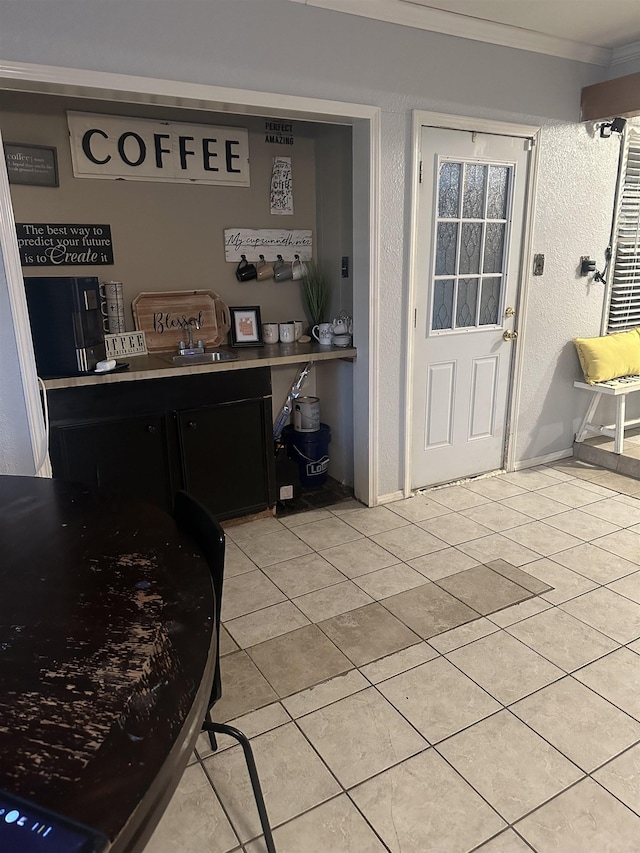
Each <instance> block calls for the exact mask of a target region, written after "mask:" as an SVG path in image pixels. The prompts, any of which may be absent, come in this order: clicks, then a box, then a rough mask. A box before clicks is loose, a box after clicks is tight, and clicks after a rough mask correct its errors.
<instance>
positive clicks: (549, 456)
mask: <svg viewBox="0 0 640 853" xmlns="http://www.w3.org/2000/svg"><path fill="white" fill-rule="evenodd" d="M568 456H573V447H568V448H567V449H566V450H556V452H555V453H545V454H544V456H534V457H533V458H531V459H520V460H519V461H518V462H516V464H515V466H514V469H513V470H514V471H521V470H522V469H523V468H534V467H535V466H536V465H548V464H549V462H557V461H558V459H566V458H567V457H568Z"/></svg>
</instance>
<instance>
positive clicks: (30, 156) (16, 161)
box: [4, 142, 60, 187]
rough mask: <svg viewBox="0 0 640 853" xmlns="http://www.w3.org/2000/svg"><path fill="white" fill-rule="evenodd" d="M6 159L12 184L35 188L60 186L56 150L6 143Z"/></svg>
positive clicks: (46, 147)
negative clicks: (27, 185)
mask: <svg viewBox="0 0 640 853" xmlns="http://www.w3.org/2000/svg"><path fill="white" fill-rule="evenodd" d="M4 158H5V160H6V163H7V174H8V176H9V183H10V184H29V185H31V186H34V187H57V186H60V184H59V183H58V161H57V158H56V149H55V148H50V147H49V146H46V145H27V144H23V143H20V142H5V143H4Z"/></svg>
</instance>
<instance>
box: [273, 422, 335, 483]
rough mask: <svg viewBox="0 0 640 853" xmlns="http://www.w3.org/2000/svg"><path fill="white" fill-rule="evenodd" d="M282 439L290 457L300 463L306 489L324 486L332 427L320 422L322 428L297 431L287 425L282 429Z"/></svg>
mask: <svg viewBox="0 0 640 853" xmlns="http://www.w3.org/2000/svg"><path fill="white" fill-rule="evenodd" d="M282 440H283V441H284V443H285V444H286V445H287V453H288V454H289V458H290V459H295V460H296V462H297V463H298V474H299V475H300V485H301V486H303V487H304V488H306V489H317V488H319V487H320V486H322V485H323V484H324V483H325V482H326V480H327V476H328V471H329V442H330V441H331V427H330V426H329V425H328V424H320V429H317V430H315V431H314V432H297V431H296V430H294V428H293V427H292V426H287V427H285V428H284V429H283V431H282Z"/></svg>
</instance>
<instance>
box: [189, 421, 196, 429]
mask: <svg viewBox="0 0 640 853" xmlns="http://www.w3.org/2000/svg"><path fill="white" fill-rule="evenodd" d="M187 426H188V427H189V429H198V424H197V423H196V421H189V423H188V424H187Z"/></svg>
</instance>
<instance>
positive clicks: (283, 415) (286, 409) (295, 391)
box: [273, 361, 313, 441]
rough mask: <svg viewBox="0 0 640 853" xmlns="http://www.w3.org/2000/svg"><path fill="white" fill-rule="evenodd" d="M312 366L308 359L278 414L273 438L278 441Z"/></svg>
mask: <svg viewBox="0 0 640 853" xmlns="http://www.w3.org/2000/svg"><path fill="white" fill-rule="evenodd" d="M312 367H313V363H312V362H311V361H308V362H307V363H306V364H305V366H304V367H303V368H302V370H301V371H300V373H299V374H298V377H297V379H296V381H295V382H294V383H293V385H292V386H291V390H290V391H289V394H288V395H287V399H286V400H285V402H284V406H283V407H282V410H281V412H280V415H279V416H278V419H277V421H276V423H275V426H274V427H273V438H274V440H275V441H277V440H278V439H279V438H280V436H281V435H282V430H283V429H284V428H285V426H286V424H287V421H288V420H289V417H290V415H291V403H292V402H293V400H295V399H296V397H297V396H298V395H299V394H300V391H301V390H302V386H303V385H304V381H305V379H306V378H307V376H308V375H309V372H310V371H311V368H312Z"/></svg>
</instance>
